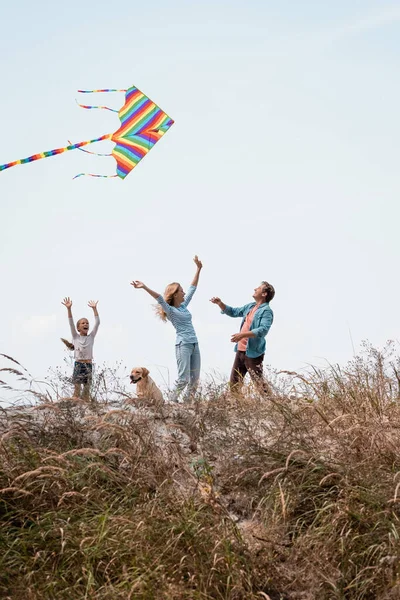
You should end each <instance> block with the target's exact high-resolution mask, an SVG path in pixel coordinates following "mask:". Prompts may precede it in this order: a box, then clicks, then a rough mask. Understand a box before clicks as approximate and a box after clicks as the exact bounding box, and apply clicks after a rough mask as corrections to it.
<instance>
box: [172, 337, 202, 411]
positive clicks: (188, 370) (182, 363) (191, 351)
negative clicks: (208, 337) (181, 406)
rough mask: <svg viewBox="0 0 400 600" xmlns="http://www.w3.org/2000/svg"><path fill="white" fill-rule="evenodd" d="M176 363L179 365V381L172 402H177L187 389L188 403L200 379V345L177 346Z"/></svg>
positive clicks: (185, 397)
mask: <svg viewBox="0 0 400 600" xmlns="http://www.w3.org/2000/svg"><path fill="white" fill-rule="evenodd" d="M175 354H176V362H177V363H178V379H177V380H176V382H175V389H174V391H173V392H172V400H173V401H174V402H177V400H178V397H179V395H180V394H181V392H183V390H184V389H185V388H186V387H187V389H186V392H185V395H184V398H183V399H184V401H188V400H189V399H190V397H191V396H192V395H193V394H194V393H195V391H196V388H197V384H198V383H199V378H200V364H201V359H200V350H199V345H198V344H183V343H180V344H178V345H177V346H175Z"/></svg>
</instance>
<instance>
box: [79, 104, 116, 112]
mask: <svg viewBox="0 0 400 600" xmlns="http://www.w3.org/2000/svg"><path fill="white" fill-rule="evenodd" d="M76 103H77V105H78V106H80V107H81V108H102V109H103V110H110V111H111V112H115V113H118V111H117V110H115V109H114V108H110V107H109V106H86V104H79V102H78V101H77V102H76Z"/></svg>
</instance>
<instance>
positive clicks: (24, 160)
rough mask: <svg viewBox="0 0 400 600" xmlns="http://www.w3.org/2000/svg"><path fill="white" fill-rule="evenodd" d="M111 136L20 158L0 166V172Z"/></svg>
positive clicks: (107, 138)
mask: <svg viewBox="0 0 400 600" xmlns="http://www.w3.org/2000/svg"><path fill="white" fill-rule="evenodd" d="M111 136H112V134H111V133H107V134H106V135H102V136H101V137H98V138H95V139H94V140H87V141H85V142H78V143H77V144H70V145H69V146H64V148H55V149H54V150H48V151H47V152H41V153H40V154H33V155H32V156H28V157H27V158H20V159H19V160H14V161H13V162H9V163H5V164H4V165H0V171H4V170H5V169H9V168H10V167H14V166H15V165H24V164H25V163H30V162H33V161H34V160H39V159H41V158H48V157H49V156H56V155H57V154H62V153H63V152H67V151H68V150H75V149H80V148H81V146H87V145H88V144H94V143H95V142H101V141H102V140H110V139H111Z"/></svg>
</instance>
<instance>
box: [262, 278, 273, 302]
mask: <svg viewBox="0 0 400 600" xmlns="http://www.w3.org/2000/svg"><path fill="white" fill-rule="evenodd" d="M261 285H262V286H263V292H266V293H267V295H266V296H265V302H271V300H272V299H273V297H274V296H275V289H274V286H273V285H271V284H270V283H268V281H262V282H261Z"/></svg>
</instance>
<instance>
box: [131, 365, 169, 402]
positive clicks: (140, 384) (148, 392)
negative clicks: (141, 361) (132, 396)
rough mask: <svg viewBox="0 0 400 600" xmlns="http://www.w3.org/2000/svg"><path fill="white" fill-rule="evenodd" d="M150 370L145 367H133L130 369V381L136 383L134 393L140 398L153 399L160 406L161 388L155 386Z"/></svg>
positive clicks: (161, 400)
mask: <svg viewBox="0 0 400 600" xmlns="http://www.w3.org/2000/svg"><path fill="white" fill-rule="evenodd" d="M149 373H150V371H149V370H148V369H146V368H145V367H134V368H133V369H132V371H131V376H130V379H131V383H136V394H137V397H138V398H140V399H146V400H153V402H154V403H155V404H156V405H157V406H160V405H161V404H163V403H164V398H163V395H162V393H161V390H160V389H159V388H158V387H157V386H156V384H155V383H154V381H153V380H152V378H151V377H149Z"/></svg>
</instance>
